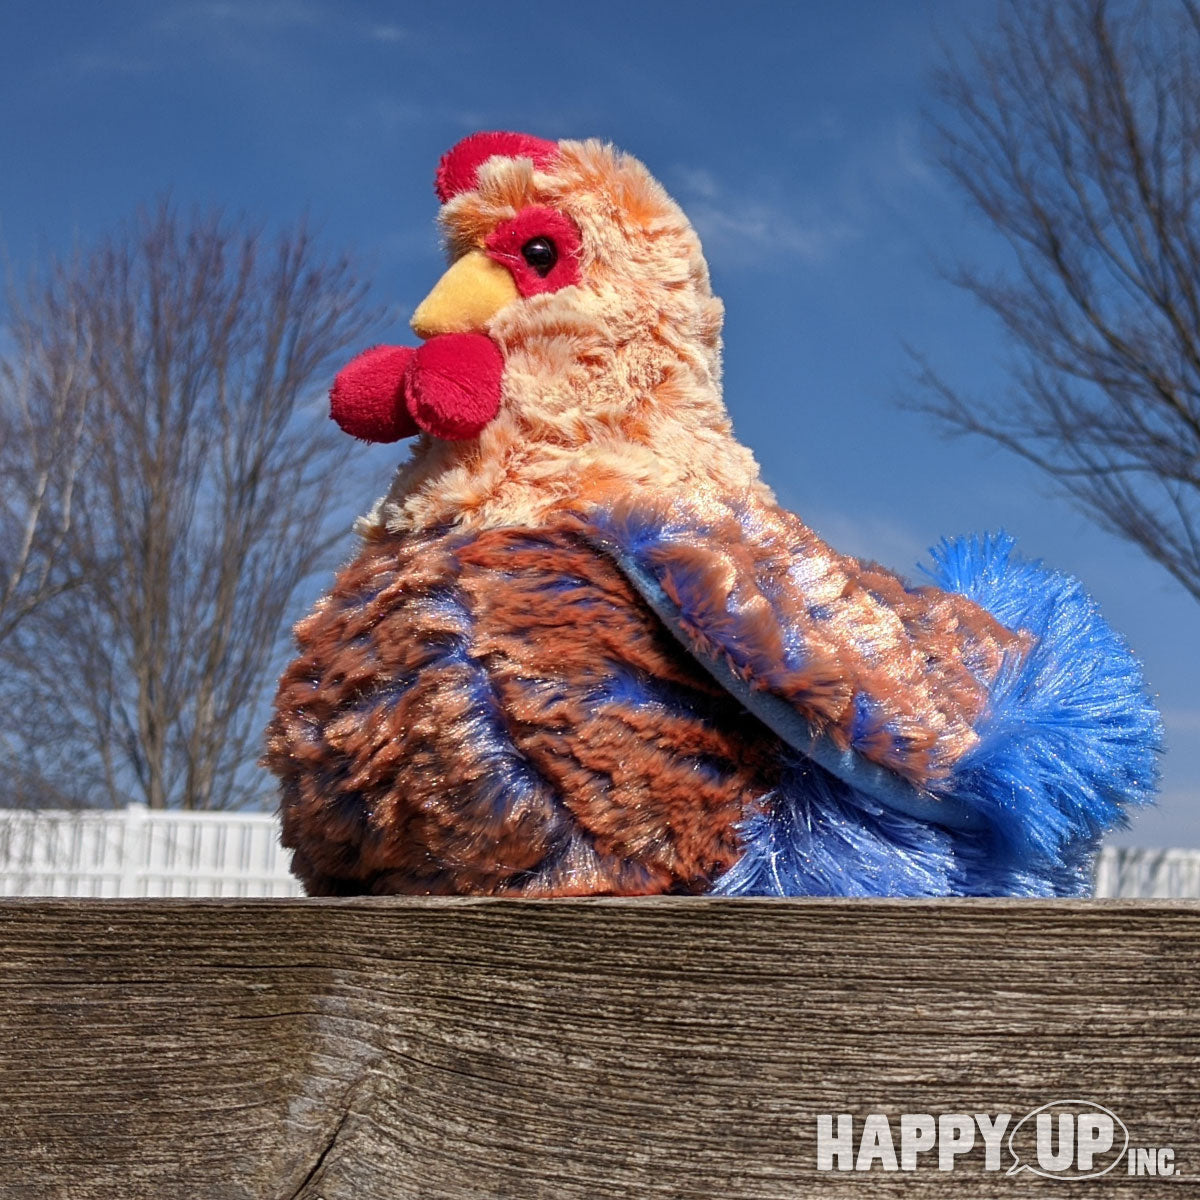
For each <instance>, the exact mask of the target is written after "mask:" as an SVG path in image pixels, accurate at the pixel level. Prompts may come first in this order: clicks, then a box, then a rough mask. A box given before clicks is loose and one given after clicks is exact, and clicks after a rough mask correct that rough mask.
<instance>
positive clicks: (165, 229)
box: [0, 205, 373, 808]
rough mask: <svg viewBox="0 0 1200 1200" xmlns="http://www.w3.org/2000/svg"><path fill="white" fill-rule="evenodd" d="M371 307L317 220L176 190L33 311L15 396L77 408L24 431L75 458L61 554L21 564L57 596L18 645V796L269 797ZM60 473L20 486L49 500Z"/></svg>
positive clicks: (14, 368) (61, 501)
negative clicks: (301, 621)
mask: <svg viewBox="0 0 1200 1200" xmlns="http://www.w3.org/2000/svg"><path fill="white" fill-rule="evenodd" d="M372 320H373V314H372V313H370V312H369V311H368V310H367V307H366V301H365V290H364V287H363V286H362V285H361V284H360V283H358V282H357V281H356V280H355V278H354V276H353V274H352V272H351V269H350V267H349V265H348V264H347V263H346V262H345V261H343V260H333V261H330V260H327V259H325V258H323V257H322V255H321V254H320V252H319V250H318V248H317V247H316V245H315V244H314V242H313V240H312V238H311V237H310V235H309V234H308V232H306V230H305V229H304V228H303V227H300V228H297V229H295V230H293V231H291V232H288V233H285V234H283V235H282V236H280V237H279V238H277V239H276V240H274V241H271V240H270V239H268V238H266V237H265V236H264V235H262V234H261V233H258V232H245V231H239V230H238V229H237V228H235V227H234V226H233V225H232V224H230V223H229V222H227V221H226V220H224V219H223V218H222V217H220V216H207V217H200V218H196V219H193V220H190V221H189V220H185V219H182V218H180V217H179V216H178V215H177V214H176V213H175V212H174V211H173V210H172V209H171V208H170V206H167V205H163V206H161V207H160V208H159V209H158V210H157V211H156V212H154V213H152V214H149V215H145V216H143V217H141V218H140V219H139V220H138V221H137V223H136V224H135V225H134V226H133V227H132V228H130V229H129V230H128V231H126V232H124V233H121V234H119V235H116V236H114V237H112V238H110V239H109V240H107V241H105V242H104V243H103V244H102V245H100V246H98V247H97V248H96V249H95V250H94V251H92V252H90V253H88V254H85V255H81V256H79V257H77V259H76V260H74V261H72V262H70V263H67V264H61V265H58V266H57V267H55V268H54V269H53V270H52V271H51V272H50V273H49V275H48V276H47V277H45V278H44V279H43V280H42V282H41V283H40V285H39V286H37V287H35V288H33V289H31V290H30V291H29V292H28V294H27V295H25V297H24V298H23V300H22V301H21V302H20V303H19V304H17V305H16V306H15V315H14V318H13V321H12V325H13V327H14V328H15V329H17V330H18V331H19V333H18V335H17V337H16V339H15V340H16V344H15V346H14V347H13V349H12V351H11V354H10V359H11V362H10V366H9V369H8V371H7V374H6V376H5V381H6V383H7V384H8V386H7V387H6V394H5V397H4V399H5V408H6V410H8V411H14V412H16V413H17V414H18V415H20V414H21V413H24V412H25V411H26V409H29V408H34V409H36V407H37V405H38V404H39V403H40V404H41V405H42V407H43V408H45V407H46V405H47V404H48V403H51V406H52V403H58V405H59V408H60V409H61V410H62V411H63V412H64V413H65V414H66V416H67V420H66V421H62V420H59V419H57V418H56V419H49V418H48V417H47V419H40V418H39V419H36V420H27V421H26V423H25V428H24V430H23V431H22V432H21V433H20V434H19V436H18V437H17V438H10V440H9V441H10V443H11V445H12V446H14V447H17V446H19V445H21V444H22V443H23V444H24V445H25V446H26V447H28V449H29V450H30V451H31V452H32V453H33V456H34V457H33V459H32V460H31V462H47V463H50V462H58V463H66V462H70V464H71V465H70V466H64V467H63V468H62V470H61V471H60V475H61V476H62V480H59V479H57V478H56V479H55V480H54V482H55V484H56V487H55V489H54V492H53V494H54V497H55V500H54V503H53V505H51V506H50V508H49V511H48V515H47V516H46V517H45V518H42V517H40V516H37V517H36V518H35V523H36V521H41V522H42V524H43V527H44V528H43V534H44V536H41V537H40V541H39V539H38V538H34V539H33V541H34V542H37V543H38V544H39V545H40V546H41V547H42V549H41V550H40V551H39V553H40V554H41V558H35V556H34V555H33V554H32V553H30V554H28V555H26V558H28V559H29V560H30V564H31V565H21V548H20V547H21V545H24V544H25V542H28V541H29V540H30V539H28V538H25V537H23V536H22V537H21V538H18V539H16V540H18V541H19V542H20V545H18V548H17V552H16V554H15V555H13V556H12V561H13V562H14V563H15V564H17V566H18V567H19V574H20V575H21V577H22V579H23V580H24V582H23V583H22V584H21V585H20V586H19V587H18V588H17V589H16V590H15V592H14V594H15V595H16V596H17V597H18V600H19V599H20V597H21V596H22V595H27V596H29V597H32V596H33V595H34V594H35V592H36V587H37V585H38V584H39V583H41V586H42V591H41V594H40V595H39V596H38V603H36V604H33V603H31V602H29V601H27V602H25V603H24V606H23V608H19V609H18V610H16V611H23V612H24V613H25V617H24V619H23V620H22V621H21V622H20V624H19V625H17V624H16V623H15V621H14V623H13V629H12V631H11V633H10V636H9V637H8V639H7V640H6V641H5V643H4V646H3V653H4V655H5V658H6V659H7V664H6V671H5V678H4V680H3V681H2V682H0V688H3V689H4V691H5V692H6V693H7V700H8V711H9V713H10V714H11V715H10V719H9V721H8V722H7V723H6V729H7V731H8V735H9V739H10V742H11V741H14V740H15V741H17V742H18V743H19V750H20V759H19V761H20V765H21V767H22V773H21V775H20V777H19V778H18V777H17V776H16V775H15V774H14V775H10V776H9V777H8V778H6V779H0V792H2V791H3V790H4V789H5V788H6V787H7V789H8V790H9V791H10V792H11V791H12V790H13V789H14V788H16V789H18V790H21V791H23V792H25V793H26V794H25V796H24V798H25V799H33V800H35V801H36V800H42V801H45V800H46V799H49V800H51V801H53V802H56V803H61V802H64V801H70V800H74V801H77V802H90V803H107V804H123V803H126V802H128V801H129V800H131V799H137V800H141V801H143V802H144V803H146V804H148V805H150V806H151V807H152V808H164V807H168V806H175V805H178V806H181V807H185V808H215V807H227V806H232V805H237V804H242V803H245V802H246V801H247V800H248V799H249V798H251V797H252V796H253V795H254V794H255V792H256V791H259V790H261V788H262V784H261V781H260V779H259V778H258V775H257V772H256V770H255V768H254V762H255V760H256V758H257V756H258V751H259V741H260V737H261V728H262V724H263V722H264V716H263V704H264V701H265V698H266V697H267V696H268V695H269V693H270V690H271V689H272V687H273V685H274V676H275V674H276V672H277V669H278V665H279V661H280V656H281V652H283V651H284V649H285V643H286V638H287V635H288V624H289V622H288V618H289V616H290V615H292V609H293V605H294V602H295V599H296V595H297V589H298V588H299V587H300V585H301V584H302V583H303V582H304V581H305V580H306V579H307V578H309V577H310V576H311V575H312V574H313V572H314V571H316V570H317V569H319V568H320V567H322V566H323V565H327V555H328V553H329V550H330V547H331V544H332V543H333V542H334V541H335V540H338V539H339V538H340V536H341V532H342V531H340V530H339V531H338V532H337V533H333V534H332V535H331V532H330V528H329V518H330V514H331V510H332V508H333V505H334V501H335V496H336V489H337V484H338V481H339V478H340V475H341V466H342V464H343V462H344V460H345V455H346V452H347V447H346V445H345V439H343V438H341V437H339V436H338V435H337V434H336V431H335V430H333V429H332V427H331V425H330V422H329V421H328V420H327V419H324V418H325V413H324V411H323V405H322V398H323V393H324V384H325V381H326V378H327V375H328V373H329V370H330V366H331V361H332V358H333V356H335V355H338V354H343V353H345V351H346V349H347V348H348V347H349V346H351V345H352V344H354V343H355V342H356V341H358V340H359V339H360V338H361V337H362V335H363V333H364V331H365V329H366V328H367V327H368V326H369V325H370V323H371V322H372ZM9 393H11V396H10V395H9ZM22 396H24V397H28V399H25V400H22V399H21V397H22ZM14 398H15V399H14ZM47 412H48V410H47ZM7 444H9V443H6V445H7ZM60 444H61V445H60ZM62 447H65V450H66V457H64V450H63V448H62ZM40 478H41V476H40V475H38V474H37V473H36V471H34V470H33V468H32V467H31V468H30V470H28V471H26V472H25V473H24V474H21V473H20V472H16V471H13V472H10V473H8V474H6V475H5V476H4V477H3V479H2V481H0V486H3V487H5V488H6V489H7V490H8V491H9V492H10V493H11V494H12V495H13V496H14V497H17V498H18V499H19V502H20V505H21V506H23V507H22V511H24V512H32V511H33V510H32V509H31V508H30V505H31V503H33V504H34V507H36V494H37V492H38V487H39V486H40V484H39V481H40ZM64 481H65V482H64ZM46 490H47V492H49V491H50V490H51V489H50V488H49V487H47V488H46ZM14 502H15V501H14ZM29 523H30V518H27V519H26V527H28V526H29ZM18 532H19V531H18ZM4 561H5V562H6V563H7V562H8V561H9V560H8V558H7V557H6V559H5V560H4ZM43 579H44V583H42V581H43ZM14 730H15V734H14ZM14 780H15V782H14Z"/></svg>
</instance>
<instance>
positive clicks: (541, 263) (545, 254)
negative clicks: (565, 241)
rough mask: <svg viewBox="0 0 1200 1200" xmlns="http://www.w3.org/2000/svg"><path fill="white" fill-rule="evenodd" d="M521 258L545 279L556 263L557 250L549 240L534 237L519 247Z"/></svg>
mask: <svg viewBox="0 0 1200 1200" xmlns="http://www.w3.org/2000/svg"><path fill="white" fill-rule="evenodd" d="M521 257H522V258H523V259H524V260H525V261H526V262H527V263H528V264H529V265H530V266H531V267H532V268H533V269H534V270H535V271H536V272H537V273H538V274H539V275H540V276H541V277H542V278H543V279H545V278H546V276H547V275H549V274H550V271H551V268H553V266H554V264H555V263H556V262H558V250H557V249H555V246H554V243H553V242H552V241H551V240H550V239H549V238H545V237H535V238H530V239H529V241H527V242H526V243H525V245H523V246H522V247H521Z"/></svg>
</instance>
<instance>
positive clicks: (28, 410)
mask: <svg viewBox="0 0 1200 1200" xmlns="http://www.w3.org/2000/svg"><path fill="white" fill-rule="evenodd" d="M57 316H58V320H57V321H56V323H55V324H54V326H53V327H51V328H50V329H46V330H43V329H41V328H38V329H33V328H30V326H29V325H28V323H27V322H25V321H24V320H23V319H22V314H20V313H19V312H18V313H17V314H16V317H15V319H14V320H13V321H12V322H10V324H9V325H8V327H7V330H6V336H7V340H8V341H9V343H10V350H9V353H8V355H7V357H6V358H4V359H2V360H0V646H3V645H4V644H5V642H7V641H8V639H9V638H10V637H11V636H12V635H13V634H14V633H15V632H16V630H17V627H18V626H19V625H20V624H21V622H22V621H24V620H26V619H27V618H29V617H30V616H31V615H32V614H33V613H34V612H35V611H36V610H37V608H38V607H39V605H41V604H42V603H43V602H45V601H47V600H49V599H52V598H53V597H54V596H56V595H58V594H59V593H60V592H61V591H63V590H64V589H65V588H67V587H70V586H72V584H73V583H74V582H75V581H76V577H75V576H74V575H72V574H71V573H70V572H69V571H68V570H65V569H64V566H65V564H64V563H63V561H62V559H63V555H62V548H63V544H64V542H65V541H66V537H67V534H68V532H69V530H70V525H71V509H72V504H73V500H74V492H75V481H76V477H77V475H78V471H79V464H80V452H81V444H82V436H83V429H84V423H85V421H86V419H87V409H88V403H87V402H88V387H87V378H86V377H87V375H88V373H89V368H90V348H89V346H88V335H87V330H86V328H85V326H84V322H83V320H82V319H81V316H80V314H79V313H78V312H74V311H71V310H67V311H63V312H60V313H58V314H57Z"/></svg>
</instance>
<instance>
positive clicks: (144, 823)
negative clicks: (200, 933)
mask: <svg viewBox="0 0 1200 1200" xmlns="http://www.w3.org/2000/svg"><path fill="white" fill-rule="evenodd" d="M290 857H291V856H290V854H289V852H288V851H286V850H284V849H283V848H282V847H281V846H280V845H279V820H278V818H277V817H275V816H273V815H272V814H270V813H198V812H197V813H193V812H179V811H175V810H170V811H167V812H159V811H153V810H151V809H149V808H146V807H145V806H144V805H140V804H131V805H130V806H129V807H128V808H125V809H115V810H113V809H83V810H80V811H77V812H49V811H28V812H27V811H20V810H9V811H0V896H299V895H301V894H302V891H301V888H300V885H299V883H297V882H296V880H295V879H294V878H293V877H292V876H291V875H290V874H289V872H288V862H289V859H290Z"/></svg>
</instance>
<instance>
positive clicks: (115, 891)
mask: <svg viewBox="0 0 1200 1200" xmlns="http://www.w3.org/2000/svg"><path fill="white" fill-rule="evenodd" d="M288 860H289V854H288V852H287V851H286V850H284V849H283V848H282V847H281V846H280V845H279V820H278V818H277V817H275V816H274V815H272V814H270V813H189V812H178V811H174V810H172V811H169V812H155V811H152V810H150V809H148V808H146V807H145V806H144V805H140V804H132V805H130V806H129V807H128V808H125V809H117V810H109V809H84V810H81V811H78V812H48V811H40V812H38V811H25V810H15V809H14V810H8V811H5V810H0V896H299V895H302V891H301V888H300V885H299V884H298V883H297V882H296V880H295V879H293V878H292V876H291V875H290V874H289V873H288ZM1096 895H1097V896H1128V897H1138V896H1141V897H1200V850H1126V849H1116V848H1113V847H1107V848H1105V849H1104V850H1103V851H1101V853H1100V857H1099V860H1098V861H1097V864H1096Z"/></svg>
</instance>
